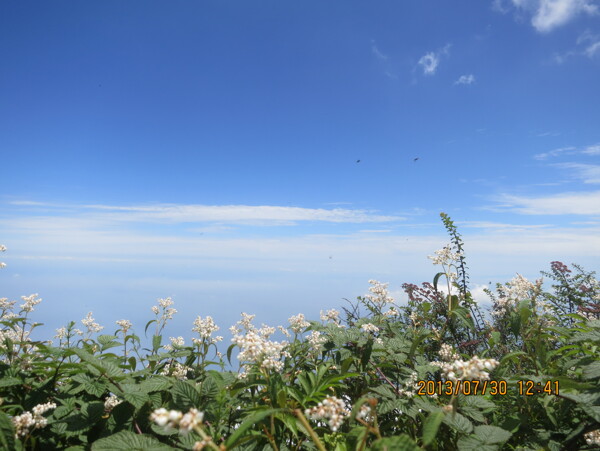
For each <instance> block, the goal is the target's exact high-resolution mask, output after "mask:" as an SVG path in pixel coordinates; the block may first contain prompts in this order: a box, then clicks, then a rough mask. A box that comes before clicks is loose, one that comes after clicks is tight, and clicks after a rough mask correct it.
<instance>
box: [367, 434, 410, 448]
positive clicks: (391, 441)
mask: <svg viewBox="0 0 600 451" xmlns="http://www.w3.org/2000/svg"><path fill="white" fill-rule="evenodd" d="M371 450H373V451H420V450H421V447H419V446H418V445H417V444H416V443H415V442H414V441H413V439H411V438H410V437H409V436H408V435H406V434H402V435H398V436H395V437H386V438H380V439H379V440H376V441H375V442H373V445H372V446H371Z"/></svg>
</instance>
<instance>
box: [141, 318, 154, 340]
mask: <svg viewBox="0 0 600 451" xmlns="http://www.w3.org/2000/svg"><path fill="white" fill-rule="evenodd" d="M155 322H156V320H155V319H152V320H150V321H148V322H147V323H146V327H144V335H146V334H147V332H148V328H149V327H150V324H152V323H155ZM147 336H148V335H146V337H147Z"/></svg>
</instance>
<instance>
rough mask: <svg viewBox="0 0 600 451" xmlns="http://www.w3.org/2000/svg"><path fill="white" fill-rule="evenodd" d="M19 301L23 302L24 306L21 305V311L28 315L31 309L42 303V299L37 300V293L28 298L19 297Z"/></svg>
mask: <svg viewBox="0 0 600 451" xmlns="http://www.w3.org/2000/svg"><path fill="white" fill-rule="evenodd" d="M21 299H23V300H24V301H25V303H24V304H21V310H22V311H24V312H28V313H29V312H33V307H34V306H35V305H38V304H39V303H40V302H42V298H39V297H38V295H37V293H36V294H31V295H29V296H21Z"/></svg>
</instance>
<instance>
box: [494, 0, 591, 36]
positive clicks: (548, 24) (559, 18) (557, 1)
mask: <svg viewBox="0 0 600 451" xmlns="http://www.w3.org/2000/svg"><path fill="white" fill-rule="evenodd" d="M512 4H513V5H514V7H515V8H517V10H522V11H524V12H526V13H529V14H531V16H532V17H531V24H532V25H533V27H534V28H535V29H536V30H537V31H538V32H540V33H548V32H550V31H552V30H554V29H556V28H558V27H561V26H563V25H565V24H567V23H568V22H570V21H572V20H573V19H574V18H575V17H577V16H578V15H580V14H589V15H594V14H597V13H598V5H596V4H595V2H594V1H593V0H512ZM492 5H493V9H494V10H496V11H498V12H502V13H504V12H506V11H507V7H506V4H505V2H503V1H501V0H494V2H493V3H492Z"/></svg>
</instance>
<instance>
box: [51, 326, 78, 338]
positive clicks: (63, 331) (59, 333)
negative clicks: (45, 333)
mask: <svg viewBox="0 0 600 451" xmlns="http://www.w3.org/2000/svg"><path fill="white" fill-rule="evenodd" d="M72 333H73V334H72V335H80V336H81V335H83V331H82V330H79V329H73V330H72ZM68 334H69V331H68V330H67V328H66V327H61V328H60V329H56V335H54V338H58V339H59V340H63V339H65V338H67V335H68Z"/></svg>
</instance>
